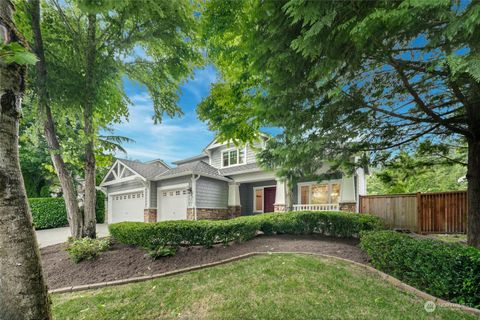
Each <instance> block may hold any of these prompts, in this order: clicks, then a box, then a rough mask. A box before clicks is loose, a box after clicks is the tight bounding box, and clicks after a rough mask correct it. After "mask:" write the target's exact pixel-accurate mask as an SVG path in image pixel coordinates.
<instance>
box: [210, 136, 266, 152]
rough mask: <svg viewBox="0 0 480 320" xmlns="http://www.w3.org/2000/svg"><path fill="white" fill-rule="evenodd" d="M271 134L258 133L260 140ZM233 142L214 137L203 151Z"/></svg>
mask: <svg viewBox="0 0 480 320" xmlns="http://www.w3.org/2000/svg"><path fill="white" fill-rule="evenodd" d="M270 137H271V136H270V135H269V134H267V133H264V132H259V134H258V140H259V141H260V140H262V139H263V140H267V139H269V138H270ZM229 143H231V142H228V141H226V142H225V141H224V142H218V141H217V137H215V138H213V140H212V141H210V143H209V144H207V146H206V147H205V148H204V149H203V151H204V152H205V151H207V150H210V149H215V148H218V147H220V146H223V145H226V144H229Z"/></svg>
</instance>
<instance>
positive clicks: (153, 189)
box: [147, 181, 157, 208]
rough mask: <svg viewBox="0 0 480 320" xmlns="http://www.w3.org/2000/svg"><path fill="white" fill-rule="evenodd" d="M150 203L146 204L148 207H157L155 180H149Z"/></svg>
mask: <svg viewBox="0 0 480 320" xmlns="http://www.w3.org/2000/svg"><path fill="white" fill-rule="evenodd" d="M149 200H150V203H148V204H147V206H148V207H149V208H156V207H157V184H156V183H155V181H150V194H149Z"/></svg>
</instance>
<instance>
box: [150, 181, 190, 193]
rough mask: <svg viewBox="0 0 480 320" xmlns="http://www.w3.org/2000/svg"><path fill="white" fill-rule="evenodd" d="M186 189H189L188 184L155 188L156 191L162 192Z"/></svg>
mask: <svg viewBox="0 0 480 320" xmlns="http://www.w3.org/2000/svg"><path fill="white" fill-rule="evenodd" d="M188 187H190V184H189V183H178V184H172V185H171V186H163V187H157V190H159V191H163V190H172V189H184V188H188Z"/></svg>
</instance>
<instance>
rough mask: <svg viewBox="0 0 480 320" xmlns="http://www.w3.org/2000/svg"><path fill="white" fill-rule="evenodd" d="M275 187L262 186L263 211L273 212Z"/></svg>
mask: <svg viewBox="0 0 480 320" xmlns="http://www.w3.org/2000/svg"><path fill="white" fill-rule="evenodd" d="M276 190H277V188H276V187H272V188H264V189H263V212H273V211H274V207H273V204H274V203H275V192H276Z"/></svg>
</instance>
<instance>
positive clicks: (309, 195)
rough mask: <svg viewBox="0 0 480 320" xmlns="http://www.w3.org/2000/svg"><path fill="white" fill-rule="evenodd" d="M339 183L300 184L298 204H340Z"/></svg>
mask: <svg viewBox="0 0 480 320" xmlns="http://www.w3.org/2000/svg"><path fill="white" fill-rule="evenodd" d="M340 190H341V186H340V182H325V183H307V184H303V185H302V184H300V186H299V190H298V194H299V202H300V204H329V203H334V204H336V203H339V202H340Z"/></svg>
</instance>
